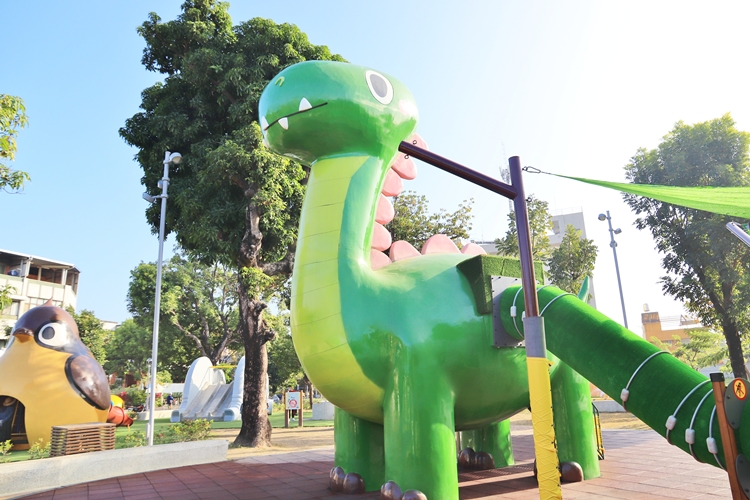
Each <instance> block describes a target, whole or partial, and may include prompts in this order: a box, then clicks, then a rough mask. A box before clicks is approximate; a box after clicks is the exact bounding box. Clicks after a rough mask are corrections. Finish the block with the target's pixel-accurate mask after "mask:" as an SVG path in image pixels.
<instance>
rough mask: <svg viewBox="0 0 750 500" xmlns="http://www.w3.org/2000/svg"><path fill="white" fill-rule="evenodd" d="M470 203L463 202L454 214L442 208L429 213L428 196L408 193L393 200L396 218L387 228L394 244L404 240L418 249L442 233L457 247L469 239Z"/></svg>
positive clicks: (471, 216)
mask: <svg viewBox="0 0 750 500" xmlns="http://www.w3.org/2000/svg"><path fill="white" fill-rule="evenodd" d="M473 204H474V200H473V199H470V200H465V201H464V202H463V203H461V204H459V205H458V208H457V209H456V211H455V212H453V213H450V212H448V211H447V210H445V209H442V208H441V209H440V210H439V211H438V212H437V213H434V214H430V213H429V206H428V201H427V197H426V196H424V195H418V194H417V193H416V192H414V191H407V192H405V193H404V194H401V195H399V196H396V197H394V198H393V209H394V211H395V213H396V215H395V217H394V218H393V220H392V221H391V222H389V223H388V224H387V225H386V229H388V231H389V232H390V233H391V236H392V238H393V241H399V240H404V241H407V242H409V243H411V244H412V245H414V247H415V248H417V249H420V248H422V245H423V244H424V242H425V241H427V239H428V238H429V237H430V236H432V235H434V234H444V235H446V236H448V237H449V238H450V239H451V240H453V241H454V242H455V243H456V244H457V245H459V247H460V244H461V239H462V238H468V237H469V231H471V219H472V218H473V217H474V216H473V215H472V214H471V210H472V206H473Z"/></svg>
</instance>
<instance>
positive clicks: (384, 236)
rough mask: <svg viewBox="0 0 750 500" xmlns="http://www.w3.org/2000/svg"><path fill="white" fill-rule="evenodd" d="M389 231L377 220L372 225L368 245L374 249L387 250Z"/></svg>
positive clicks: (389, 239)
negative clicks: (370, 240)
mask: <svg viewBox="0 0 750 500" xmlns="http://www.w3.org/2000/svg"><path fill="white" fill-rule="evenodd" d="M391 241H393V240H392V239H391V233H389V232H388V230H387V229H386V228H384V227H383V226H382V225H381V224H378V223H377V222H376V223H375V224H374V225H373V227H372V244H371V245H370V246H371V247H372V248H374V249H375V250H380V251H381V252H382V251H384V250H388V248H389V247H390V246H391Z"/></svg>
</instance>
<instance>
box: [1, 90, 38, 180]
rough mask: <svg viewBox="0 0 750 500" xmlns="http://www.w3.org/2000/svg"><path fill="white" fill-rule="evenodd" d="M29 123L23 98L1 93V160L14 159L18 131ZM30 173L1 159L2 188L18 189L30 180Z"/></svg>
mask: <svg viewBox="0 0 750 500" xmlns="http://www.w3.org/2000/svg"><path fill="white" fill-rule="evenodd" d="M28 124H29V120H28V117H27V116H26V105H25V104H24V102H23V99H21V98H20V97H15V96H12V95H7V94H0V160H10V161H13V160H14V159H15V157H16V151H17V150H18V145H17V144H16V136H17V135H18V131H19V130H20V129H22V128H24V127H26V126H27V125H28ZM30 179H31V178H30V177H29V174H27V173H26V172H21V171H20V170H13V169H11V168H10V167H9V166H7V165H5V164H4V163H2V162H1V161H0V189H7V188H10V189H11V190H18V189H21V188H23V184H24V183H25V182H26V181H28V180H30Z"/></svg>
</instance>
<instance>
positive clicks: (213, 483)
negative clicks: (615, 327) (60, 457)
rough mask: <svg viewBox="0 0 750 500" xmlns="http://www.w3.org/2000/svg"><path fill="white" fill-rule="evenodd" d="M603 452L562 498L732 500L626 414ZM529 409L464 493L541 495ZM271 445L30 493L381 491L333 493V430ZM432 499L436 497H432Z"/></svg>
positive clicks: (149, 495) (226, 432)
mask: <svg viewBox="0 0 750 500" xmlns="http://www.w3.org/2000/svg"><path fill="white" fill-rule="evenodd" d="M602 417H603V418H602V427H603V435H604V446H605V460H603V461H602V462H600V464H601V469H602V477H600V478H596V479H592V480H589V481H584V482H581V483H571V484H564V485H563V487H562V491H563V498H565V499H566V500H567V499H576V500H585V499H594V498H601V499H643V500H646V499H649V500H663V499H668V498H669V499H691V500H692V499H696V500H697V499H706V500H718V499H727V498H731V494H730V490H729V483H728V481H727V479H726V473H724V471H722V470H720V469H718V468H716V467H712V466H709V465H706V464H701V463H698V462H696V461H694V460H693V458H692V457H691V456H690V455H688V454H686V453H684V452H682V451H681V450H679V449H678V448H676V447H674V446H671V445H669V444H668V443H667V442H666V441H665V440H664V439H663V438H662V437H661V436H659V435H658V434H657V433H656V432H654V431H652V430H643V429H644V428H645V426H644V425H643V424H642V423H641V422H640V421H639V420H638V419H636V418H635V417H633V416H631V415H629V414H602ZM529 423H530V422H529V420H528V414H526V415H524V414H520V415H518V416H516V417H514V419H513V422H512V429H513V433H512V434H513V447H514V452H515V457H516V464H515V465H514V466H512V467H508V468H505V469H495V470H490V471H482V472H475V471H462V472H461V473H460V474H459V494H460V498H461V499H485V500H494V499H515V500H527V499H528V500H531V499H538V498H539V491H538V489H537V485H536V480H535V479H534V477H533V474H532V466H533V465H532V464H533V457H534V448H533V440H532V435H531V428H530V427H529V425H528V424H529ZM236 434H237V429H236V428H235V429H227V428H225V429H217V430H216V431H215V432H214V434H213V437H215V438H223V439H229V440H230V441H231V440H232V439H233V438H234V436H236ZM273 439H274V446H273V447H271V448H266V449H246V448H230V449H229V457H228V458H229V461H226V462H218V463H214V464H206V465H197V466H191V467H180V468H176V469H169V470H159V471H153V472H148V473H145V474H134V475H131V476H122V477H113V478H110V479H106V480H102V481H96V482H92V483H87V484H80V485H75V486H69V487H66V488H59V489H56V490H51V491H46V492H42V493H38V494H36V495H33V496H29V497H26V498H30V499H38V500H50V499H54V500H63V499H70V500H72V499H92V500H93V499H128V498H134V499H135V498H138V499H144V500H149V499H211V500H221V499H259V500H262V499H285V500H294V499H299V500H303V499H320V498H339V499H346V498H351V499H355V498H356V499H361V500H369V499H377V498H378V496H379V494H378V493H377V492H375V493H367V494H364V495H343V494H334V493H332V492H331V491H330V490H328V473H329V471H330V469H331V467H333V445H332V442H333V429H332V428H326V427H317V428H315V427H306V428H303V429H299V428H296V427H294V428H290V429H283V428H282V429H279V428H276V429H274V438H273ZM433 500H434V499H433Z"/></svg>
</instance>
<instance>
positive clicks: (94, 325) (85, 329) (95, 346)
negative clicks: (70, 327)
mask: <svg viewBox="0 0 750 500" xmlns="http://www.w3.org/2000/svg"><path fill="white" fill-rule="evenodd" d="M67 310H68V312H69V313H70V315H71V316H73V319H74V320H75V322H76V326H78V335H79V336H80V337H81V342H83V344H84V345H85V346H86V347H88V348H89V350H90V351H91V354H93V355H94V358H95V359H96V360H97V361H98V362H99V364H100V365H104V364H105V363H106V361H107V351H106V346H107V343H108V342H109V340H110V338H111V337H112V332H111V331H108V330H105V329H104V328H103V327H102V322H101V320H99V319H97V317H96V316H95V315H94V313H93V311H88V310H86V309H84V310H83V311H81V312H80V313H79V314H76V312H75V311H74V310H73V308H72V307H68V309H67Z"/></svg>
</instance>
